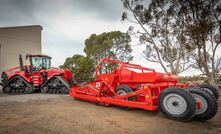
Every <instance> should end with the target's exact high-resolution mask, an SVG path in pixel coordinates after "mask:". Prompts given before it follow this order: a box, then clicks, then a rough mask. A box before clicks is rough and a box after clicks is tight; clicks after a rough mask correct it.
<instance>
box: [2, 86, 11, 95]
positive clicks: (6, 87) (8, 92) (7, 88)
mask: <svg viewBox="0 0 221 134" xmlns="http://www.w3.org/2000/svg"><path fill="white" fill-rule="evenodd" d="M2 92H3V93H5V94H10V93H11V92H12V88H11V86H4V87H3V88H2Z"/></svg>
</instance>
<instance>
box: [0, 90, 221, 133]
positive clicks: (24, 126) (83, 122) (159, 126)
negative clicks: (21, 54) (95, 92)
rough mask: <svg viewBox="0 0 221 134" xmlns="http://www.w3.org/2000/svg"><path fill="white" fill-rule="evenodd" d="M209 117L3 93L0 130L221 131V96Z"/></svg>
mask: <svg viewBox="0 0 221 134" xmlns="http://www.w3.org/2000/svg"><path fill="white" fill-rule="evenodd" d="M218 101H219V102H218V103H219V111H218V113H217V115H216V116H215V117H214V118H213V119H212V120H209V121H206V122H198V121H189V122H177V121H172V120H169V119H166V118H165V117H164V116H163V115H162V114H161V113H160V112H158V111H155V112H153V111H145V110H139V109H131V110H121V109H119V108H117V107H114V106H110V107H103V106H99V105H96V104H93V103H88V102H84V101H79V100H74V99H73V98H71V97H69V96H68V95H45V94H40V93H37V94H30V95H5V94H2V93H0V133H1V134H7V133H16V134H28V133H31V134H40V133H53V134H69V133H70V134H98V133H99V134H145V133H146V134H165V133H166V134H167V133H168V134H177V133H179V134H189V133H192V134H216V133H217V134H218V133H219V134H220V133H221V108H220V107H221V100H218Z"/></svg>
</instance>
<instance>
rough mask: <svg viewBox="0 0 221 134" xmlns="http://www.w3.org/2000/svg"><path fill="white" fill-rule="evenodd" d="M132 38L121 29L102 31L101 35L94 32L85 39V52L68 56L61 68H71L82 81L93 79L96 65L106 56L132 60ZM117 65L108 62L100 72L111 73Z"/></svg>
mask: <svg viewBox="0 0 221 134" xmlns="http://www.w3.org/2000/svg"><path fill="white" fill-rule="evenodd" d="M130 42H131V38H130V36H129V35H128V34H126V33H122V32H120V31H113V32H107V33H102V34H100V35H96V34H92V35H91V36H90V37H89V38H88V39H86V40H85V48H84V52H85V53H86V55H87V56H86V57H85V56H82V55H78V54H76V55H74V56H73V57H68V58H67V59H66V60H65V63H64V64H63V65H61V66H60V68H66V69H69V70H70V71H71V72H72V73H73V74H74V76H75V79H76V78H77V79H80V80H81V81H91V80H92V79H93V76H94V75H93V72H94V66H95V65H96V64H97V63H98V62H99V61H100V60H101V59H102V58H104V57H108V58H111V59H118V60H121V61H131V60H132V59H133V56H131V53H132V49H131V45H130ZM115 66H116V65H114V64H106V65H105V67H103V68H104V70H99V71H100V72H101V71H102V72H104V73H109V72H111V70H113V68H114V67H115Z"/></svg>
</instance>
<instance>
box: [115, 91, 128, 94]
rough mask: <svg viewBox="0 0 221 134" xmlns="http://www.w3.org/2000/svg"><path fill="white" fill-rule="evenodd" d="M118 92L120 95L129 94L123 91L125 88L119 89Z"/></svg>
mask: <svg viewBox="0 0 221 134" xmlns="http://www.w3.org/2000/svg"><path fill="white" fill-rule="evenodd" d="M117 94H118V95H125V94H127V93H126V92H125V91H123V90H119V91H117Z"/></svg>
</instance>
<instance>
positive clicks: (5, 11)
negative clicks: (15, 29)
mask: <svg viewBox="0 0 221 134" xmlns="http://www.w3.org/2000/svg"><path fill="white" fill-rule="evenodd" d="M123 11H124V9H123V6H122V3H121V1H120V0H0V27H4V26H18V25H41V26H42V27H43V31H42V51H43V53H44V54H48V55H50V56H52V58H53V60H52V64H53V65H54V66H59V65H61V64H63V63H64V61H65V59H66V58H67V57H70V56H73V55H74V54H82V55H84V52H83V48H84V40H85V39H86V38H88V37H89V36H90V35H91V34H93V33H96V34H100V33H103V32H108V31H116V30H120V31H122V32H126V31H127V30H128V28H129V26H130V25H131V24H130V23H128V22H121V14H122V13H123ZM132 45H133V46H132V48H133V56H134V60H133V61H132V62H133V63H136V64H140V65H143V66H146V67H151V68H154V69H155V70H157V71H160V72H163V70H162V68H161V67H160V65H159V64H155V63H150V62H147V61H146V60H145V59H144V58H143V57H142V52H143V50H144V48H145V46H144V45H143V46H137V45H136V41H135V40H134V41H133V43H132ZM198 73H199V72H198V71H196V70H194V69H190V70H188V71H187V72H185V73H183V74H181V75H193V74H198Z"/></svg>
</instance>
